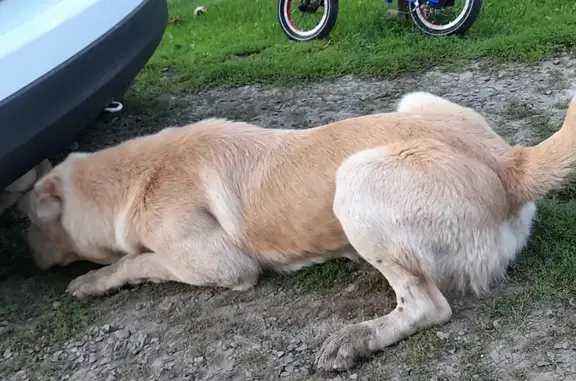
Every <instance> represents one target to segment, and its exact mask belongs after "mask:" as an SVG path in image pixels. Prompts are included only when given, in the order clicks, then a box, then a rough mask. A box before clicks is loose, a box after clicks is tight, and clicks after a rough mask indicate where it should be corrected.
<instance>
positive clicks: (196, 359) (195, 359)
mask: <svg viewBox="0 0 576 381" xmlns="http://www.w3.org/2000/svg"><path fill="white" fill-rule="evenodd" d="M202 361H204V357H202V356H198V357H194V364H200V363H201V362H202Z"/></svg>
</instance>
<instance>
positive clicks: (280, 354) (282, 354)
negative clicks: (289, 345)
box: [276, 351, 284, 358]
mask: <svg viewBox="0 0 576 381" xmlns="http://www.w3.org/2000/svg"><path fill="white" fill-rule="evenodd" d="M282 356H284V352H282V351H280V352H278V353H276V357H278V358H280V357H282Z"/></svg>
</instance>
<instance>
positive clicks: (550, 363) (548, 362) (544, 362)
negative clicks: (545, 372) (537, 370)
mask: <svg viewBox="0 0 576 381" xmlns="http://www.w3.org/2000/svg"><path fill="white" fill-rule="evenodd" d="M536 365H537V366H539V367H544V366H548V365H552V362H550V361H538V362H537V363H536Z"/></svg>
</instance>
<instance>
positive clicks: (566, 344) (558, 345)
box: [554, 343, 568, 349]
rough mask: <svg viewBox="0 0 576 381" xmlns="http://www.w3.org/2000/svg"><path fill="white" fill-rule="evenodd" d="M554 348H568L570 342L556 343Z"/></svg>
mask: <svg viewBox="0 0 576 381" xmlns="http://www.w3.org/2000/svg"><path fill="white" fill-rule="evenodd" d="M554 349H568V343H562V344H554Z"/></svg>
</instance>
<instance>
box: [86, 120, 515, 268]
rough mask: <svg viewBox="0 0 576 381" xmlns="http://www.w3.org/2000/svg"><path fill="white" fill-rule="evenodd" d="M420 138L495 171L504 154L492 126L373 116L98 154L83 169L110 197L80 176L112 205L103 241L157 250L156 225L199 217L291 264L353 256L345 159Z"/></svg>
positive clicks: (251, 249)
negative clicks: (106, 182)
mask: <svg viewBox="0 0 576 381" xmlns="http://www.w3.org/2000/svg"><path fill="white" fill-rule="evenodd" d="M419 138H430V139H435V140H438V141H440V142H443V143H444V144H447V145H449V146H450V147H453V148H455V149H456V150H458V151H460V152H462V153H464V154H466V155H468V156H470V157H473V158H474V159H475V160H478V161H479V162H480V163H482V165H485V166H487V167H488V170H490V171H494V173H496V176H499V175H500V174H499V173H498V172H499V171H500V170H501V166H502V163H501V160H502V157H501V156H502V155H503V153H504V152H506V149H507V148H508V145H507V144H506V143H505V142H504V141H503V140H502V139H501V138H500V137H498V136H497V135H496V134H494V133H493V132H492V130H491V129H490V128H489V127H487V126H485V125H482V124H481V123H480V122H479V121H478V120H474V119H470V120H468V119H466V117H465V116H459V115H456V116H453V115H438V116H434V115H425V116H423V115H418V114H405V113H395V114H380V115H371V116H366V117H360V118H355V119H349V120H346V121H341V122H336V123H332V124H329V125H326V126H323V127H317V128H312V129H308V130H273V129H263V128H259V127H255V126H252V125H248V124H245V123H234V122H228V121H222V120H208V121H204V122H200V123H198V124H196V125H193V126H189V127H183V128H169V129H166V130H164V131H162V132H160V133H158V134H156V135H152V136H148V137H144V138H140V139H136V140H133V141H130V142H127V143H126V144H123V145H120V146H117V147H113V148H111V149H108V150H104V151H101V152H98V153H95V154H93V155H92V156H91V158H90V162H89V163H84V164H82V167H83V168H84V169H83V171H84V173H86V172H93V173H101V174H102V176H103V177H106V178H107V179H116V180H115V181H114V180H113V181H112V182H114V183H115V185H114V186H110V187H109V188H108V190H107V194H106V195H103V194H99V195H94V192H93V189H95V188H96V186H95V184H90V182H91V181H92V182H94V181H98V179H92V180H90V178H89V177H87V176H83V177H82V179H83V180H82V183H81V184H78V185H79V186H80V187H83V188H84V189H83V190H81V191H80V194H86V195H87V196H88V197H91V198H93V197H110V200H109V201H104V202H103V203H104V204H107V205H115V206H113V207H111V209H110V211H109V213H111V214H113V215H114V218H113V220H114V221H113V223H112V224H113V225H115V227H114V228H113V229H112V230H110V231H109V234H112V235H113V237H110V238H111V239H113V240H115V241H117V242H116V249H118V250H125V251H130V250H128V249H131V250H133V251H139V250H142V249H143V248H149V247H154V246H157V245H161V244H162V243H161V242H157V241H156V239H157V238H156V237H157V236H158V235H157V234H156V233H157V232H158V229H162V230H165V229H169V230H172V231H173V234H174V235H175V237H176V236H178V235H186V234H187V232H188V231H189V229H191V227H192V226H195V224H196V223H197V222H196V221H197V220H198V219H197V217H198V216H199V215H203V216H209V217H210V218H211V219H213V220H214V222H215V223H216V224H217V225H218V226H220V227H222V228H223V229H224V230H225V231H226V232H227V235H228V237H229V239H230V240H231V241H232V242H234V244H235V245H236V246H237V247H239V248H240V249H241V250H242V251H244V252H246V253H248V254H249V255H252V256H254V257H256V258H258V260H259V261H260V262H261V263H262V265H263V266H269V267H274V268H277V269H283V268H298V267H300V266H301V265H304V264H307V263H313V262H316V261H322V260H323V259H329V258H332V257H334V256H340V255H346V256H348V255H353V250H352V249H351V247H350V245H349V242H348V239H347V237H346V235H345V234H344V232H343V230H342V227H341V225H340V223H339V221H338V219H337V218H336V217H335V216H334V213H333V201H334V191H335V175H336V171H337V169H338V167H339V166H340V165H341V164H342V162H343V161H344V160H345V159H346V158H347V157H349V156H350V155H352V154H354V153H357V152H360V151H362V150H366V149H369V148H374V147H378V146H383V145H387V144H391V143H394V142H397V141H408V140H411V139H419ZM98 156H99V157H98ZM110 171H112V172H110ZM123 179H130V180H127V181H123ZM498 185H499V186H500V185H501V184H498ZM499 189H500V188H499ZM398 191H399V192H402V190H401V189H399V190H398ZM481 201H485V202H486V203H487V205H486V210H487V212H488V213H492V214H497V215H498V216H495V219H496V220H500V221H504V220H505V219H506V218H507V215H508V214H509V213H510V210H509V205H508V204H507V200H506V193H505V191H502V192H500V193H499V194H490V195H486V198H485V199H484V200H481ZM186 216H187V217H186ZM119 227H120V228H119ZM204 228H206V227H202V228H201V229H204ZM163 239H164V238H163Z"/></svg>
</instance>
